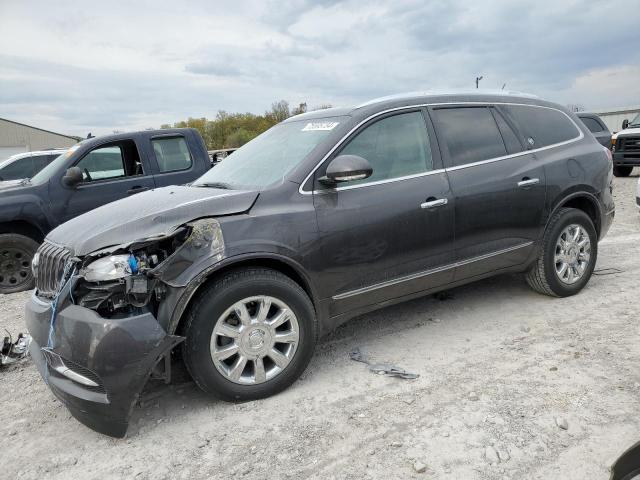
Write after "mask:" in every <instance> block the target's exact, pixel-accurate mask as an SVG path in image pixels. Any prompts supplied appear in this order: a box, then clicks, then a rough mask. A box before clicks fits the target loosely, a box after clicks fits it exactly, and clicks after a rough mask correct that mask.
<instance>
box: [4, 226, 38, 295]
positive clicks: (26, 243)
mask: <svg viewBox="0 0 640 480" xmlns="http://www.w3.org/2000/svg"><path fill="white" fill-rule="evenodd" d="M38 247H39V245H38V242H36V241H35V240H32V239H31V238H29V237H25V236H24V235H19V234H17V233H3V234H0V293H16V292H22V291H24V290H29V289H31V288H34V287H35V279H34V278H33V273H32V272H31V259H32V258H33V255H34V254H35V253H36V250H38Z"/></svg>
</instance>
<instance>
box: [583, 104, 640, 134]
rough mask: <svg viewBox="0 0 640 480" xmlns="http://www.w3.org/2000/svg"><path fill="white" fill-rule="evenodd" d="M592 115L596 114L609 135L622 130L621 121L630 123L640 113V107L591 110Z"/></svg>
mask: <svg viewBox="0 0 640 480" xmlns="http://www.w3.org/2000/svg"><path fill="white" fill-rule="evenodd" d="M592 113H596V114H598V116H599V117H600V118H601V119H602V121H603V122H604V124H605V125H606V126H607V128H609V130H610V131H611V133H614V132H619V131H620V130H622V121H623V120H625V119H627V120H629V121H631V120H633V117H635V116H636V115H638V113H640V105H636V106H634V107H621V108H605V109H600V110H592Z"/></svg>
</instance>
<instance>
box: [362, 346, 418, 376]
mask: <svg viewBox="0 0 640 480" xmlns="http://www.w3.org/2000/svg"><path fill="white" fill-rule="evenodd" d="M349 358H351V360H355V361H356V362H360V363H364V364H366V365H368V366H369V370H370V371H372V372H373V373H377V374H378V375H387V376H389V377H399V378H404V379H405V380H414V379H416V378H418V377H419V376H420V375H418V374H417V373H409V372H407V371H406V370H404V369H402V368H400V367H396V366H395V365H390V364H388V363H371V362H370V361H369V360H368V359H367V358H366V357H365V356H364V354H363V353H362V352H361V351H360V349H359V348H358V347H356V348H354V349H353V350H351V351H350V352H349Z"/></svg>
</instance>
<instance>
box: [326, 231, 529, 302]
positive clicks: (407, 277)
mask: <svg viewBox="0 0 640 480" xmlns="http://www.w3.org/2000/svg"><path fill="white" fill-rule="evenodd" d="M531 245H533V242H525V243H520V244H518V245H514V246H512V247H508V248H503V249H502V250H497V251H495V252H491V253H485V254H484V255H479V256H477V257H471V258H467V259H466V260H461V261H459V262H454V263H451V264H449V265H443V266H441V267H436V268H432V269H429V270H424V271H422V272H417V273H412V274H411V275H405V276H404V277H400V278H394V279H393V280H386V281H384V282H380V283H374V284H373V285H369V286H367V287H362V288H357V289H355V290H350V291H348V292H345V293H339V294H337V295H333V296H332V297H331V299H332V300H344V299H345V298H350V297H354V296H356V295H361V294H363V293H369V292H373V291H375V290H379V289H381V288H386V287H391V286H393V285H397V284H399V283H404V282H408V281H411V280H417V279H418V278H422V277H426V276H428V275H433V274H434V273H440V272H444V271H446V270H451V269H452V268H457V267H462V266H464V265H468V264H470V263H474V262H479V261H481V260H486V259H487V258H491V257H495V256H498V255H502V254H505V253H509V252H513V251H514V250H519V249H521V248H526V247H529V246H531Z"/></svg>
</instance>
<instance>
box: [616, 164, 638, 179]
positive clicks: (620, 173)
mask: <svg viewBox="0 0 640 480" xmlns="http://www.w3.org/2000/svg"><path fill="white" fill-rule="evenodd" d="M632 170H633V167H616V166H615V165H614V167H613V174H614V175H615V176H616V177H628V176H629V175H631V171H632Z"/></svg>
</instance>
